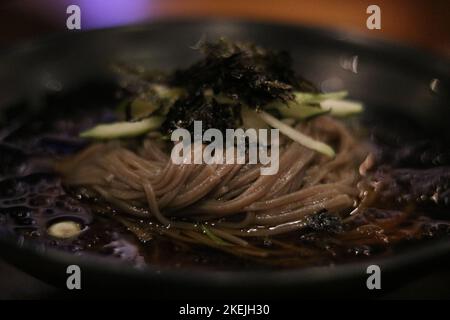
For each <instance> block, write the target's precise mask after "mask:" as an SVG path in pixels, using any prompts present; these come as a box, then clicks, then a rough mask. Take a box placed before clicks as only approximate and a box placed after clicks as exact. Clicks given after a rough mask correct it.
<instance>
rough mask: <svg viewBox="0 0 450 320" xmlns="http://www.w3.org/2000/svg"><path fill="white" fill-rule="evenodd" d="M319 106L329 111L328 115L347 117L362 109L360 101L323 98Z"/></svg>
mask: <svg viewBox="0 0 450 320" xmlns="http://www.w3.org/2000/svg"><path fill="white" fill-rule="evenodd" d="M320 107H321V108H322V109H323V110H326V111H327V110H328V111H330V115H332V116H335V117H347V116H351V115H354V114H358V113H361V112H362V111H363V105H362V103H361V102H358V101H351V100H335V99H329V100H324V101H322V102H321V103H320Z"/></svg>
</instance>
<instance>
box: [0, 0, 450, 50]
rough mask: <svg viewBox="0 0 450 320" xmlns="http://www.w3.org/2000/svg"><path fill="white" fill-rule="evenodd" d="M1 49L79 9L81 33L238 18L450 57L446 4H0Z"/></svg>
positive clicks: (188, 0) (252, 0) (334, 0)
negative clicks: (372, 22)
mask: <svg viewBox="0 0 450 320" xmlns="http://www.w3.org/2000/svg"><path fill="white" fill-rule="evenodd" d="M0 3H1V4H0V24H1V28H0V46H8V45H10V44H11V43H14V42H16V41H19V40H22V39H29V38H35V37H39V36H41V35H43V34H47V33H51V32H64V31H66V27H65V21H66V17H67V14H66V8H67V6H68V5H70V4H76V5H78V6H80V8H81V11H82V29H84V30H86V29H93V28H103V27H109V26H118V25H125V24H130V23H136V22H140V21H151V20H155V19H161V18H166V17H171V18H176V17H193V16H201V17H209V18H215V17H238V18H251V19H256V20H272V21H283V22H291V23H299V24H308V25H313V26H323V27H330V28H339V29H344V30H351V31H357V32H362V33H365V34H368V35H370V36H374V37H380V38H385V39H390V40H393V41H396V42H400V43H405V44H408V45H413V46H417V47H421V48H425V49H427V50H428V51H433V52H434V53H437V54H439V55H444V56H446V57H450V22H449V20H450V1H448V0H435V1H426V0H376V1H375V0H346V1H339V0H262V1H261V0H246V1H238V0H2V1H0ZM371 4H376V5H378V6H379V7H380V8H381V22H382V29H381V30H368V29H367V28H366V19H367V17H368V15H367V14H366V9H367V7H368V6H369V5H371Z"/></svg>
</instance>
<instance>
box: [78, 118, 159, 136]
mask: <svg viewBox="0 0 450 320" xmlns="http://www.w3.org/2000/svg"><path fill="white" fill-rule="evenodd" d="M163 121H164V118H163V117H156V116H155V117H150V118H147V119H144V120H141V121H136V122H114V123H110V124H99V125H97V126H95V127H93V128H92V129H89V130H86V131H83V132H82V133H80V137H82V138H91V139H102V140H106V139H117V138H129V137H137V136H140V135H143V134H145V133H147V132H149V131H152V130H156V129H158V128H159V127H161V125H162V123H163Z"/></svg>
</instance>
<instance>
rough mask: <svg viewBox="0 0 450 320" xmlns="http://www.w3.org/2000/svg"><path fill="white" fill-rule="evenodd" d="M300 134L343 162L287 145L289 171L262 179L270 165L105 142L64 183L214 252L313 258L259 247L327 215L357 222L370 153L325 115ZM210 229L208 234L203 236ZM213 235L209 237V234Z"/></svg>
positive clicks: (73, 164) (73, 165) (149, 228)
mask: <svg viewBox="0 0 450 320" xmlns="http://www.w3.org/2000/svg"><path fill="white" fill-rule="evenodd" d="M295 128H296V129H297V130H300V131H302V132H307V133H308V134H309V135H310V136H312V137H313V138H315V139H318V140H321V141H324V142H326V143H329V144H331V145H333V146H334V147H335V150H336V156H335V157H334V158H333V159H330V158H327V157H326V156H323V155H320V154H318V153H317V152H314V151H311V150H309V149H307V148H305V147H303V146H301V145H300V144H298V143H296V142H293V141H291V140H289V139H286V138H285V137H282V139H281V142H280V144H281V145H280V160H279V161H280V162H279V171H278V173H277V174H275V175H266V176H264V175H260V168H261V166H260V165H249V164H223V165H220V164H213V165H207V164H181V165H177V164H174V163H173V162H172V161H171V160H170V150H171V149H170V144H169V143H167V142H164V141H163V140H161V139H158V138H155V137H146V138H144V140H143V142H142V143H140V144H139V145H138V146H130V145H129V144H128V145H127V144H125V143H123V142H119V141H114V142H108V143H95V144H92V145H91V146H89V147H88V148H86V149H85V150H83V151H82V152H80V153H79V154H77V155H76V156H73V157H71V158H69V159H64V160H63V161H61V162H60V163H59V164H58V165H57V169H58V171H59V172H61V174H62V176H63V179H64V183H65V185H66V186H69V187H77V188H85V189H86V190H88V192H91V193H92V194H96V195H97V196H99V197H100V198H102V199H103V200H104V201H105V202H107V203H109V204H110V206H112V207H113V208H114V209H115V211H116V212H119V213H123V214H124V215H119V218H118V219H119V220H120V221H121V222H122V223H124V224H125V225H126V226H128V227H129V228H131V229H133V228H139V227H137V225H136V224H135V223H134V222H133V218H130V217H136V218H139V219H148V220H149V221H152V223H150V224H147V225H146V227H145V230H146V232H147V233H155V234H156V233H157V234H164V235H166V236H168V237H170V238H172V239H173V240H174V241H181V242H185V243H192V244H197V245H206V246H210V247H214V248H218V249H221V250H224V251H227V252H230V253H233V254H237V255H244V256H254V257H265V256H268V255H283V254H285V253H286V252H287V251H289V252H292V251H295V252H298V253H300V254H302V255H303V256H311V255H312V254H313V250H311V249H306V248H302V247H300V246H297V245H294V244H291V243H288V242H286V241H282V240H279V239H275V238H274V240H273V241H275V242H274V244H276V245H277V246H278V248H279V250H269V249H267V248H266V247H264V246H263V245H260V244H259V243H255V242H254V241H252V239H257V238H266V237H269V236H277V235H284V234H288V233H291V232H293V231H296V230H299V229H302V228H305V226H306V219H307V218H308V216H311V215H314V214H316V213H318V212H323V211H327V212H329V213H332V214H335V215H339V216H341V217H347V216H348V214H349V213H350V212H351V211H352V210H354V209H355V206H356V205H357V203H358V194H359V191H358V189H357V187H356V186H357V182H358V180H359V175H358V166H359V164H360V163H361V161H362V158H361V156H362V152H361V149H360V148H361V147H360V144H359V143H358V141H357V140H356V138H355V137H354V135H352V133H351V132H350V131H349V129H347V128H346V127H345V125H344V124H343V123H341V122H339V121H338V120H335V119H332V118H331V117H327V116H322V117H318V118H316V119H313V120H311V121H309V122H307V123H301V124H297V126H296V127H295ZM203 226H207V228H208V229H207V232H204V230H203V229H202V227H203ZM202 230H203V231H202Z"/></svg>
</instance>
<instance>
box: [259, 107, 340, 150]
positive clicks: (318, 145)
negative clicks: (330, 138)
mask: <svg viewBox="0 0 450 320" xmlns="http://www.w3.org/2000/svg"><path fill="white" fill-rule="evenodd" d="M259 116H260V117H261V119H263V120H264V121H265V122H266V123H267V124H268V125H270V126H271V127H273V128H276V129H278V130H280V132H281V133H283V134H284V135H285V136H287V137H289V138H291V139H292V140H294V141H296V142H298V143H299V144H301V145H302V146H304V147H306V148H308V149H311V150H315V151H317V152H320V153H322V154H324V155H326V156H329V157H334V156H335V152H334V150H333V148H332V147H330V146H329V145H327V144H326V143H323V142H320V141H317V140H314V139H313V138H311V137H309V136H307V135H304V134H303V133H301V132H300V131H297V130H295V129H294V128H292V127H290V126H288V125H287V124H285V123H283V122H282V121H280V120H278V119H277V118H275V117H273V116H271V115H270V114H268V113H266V112H264V111H261V112H259Z"/></svg>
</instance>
